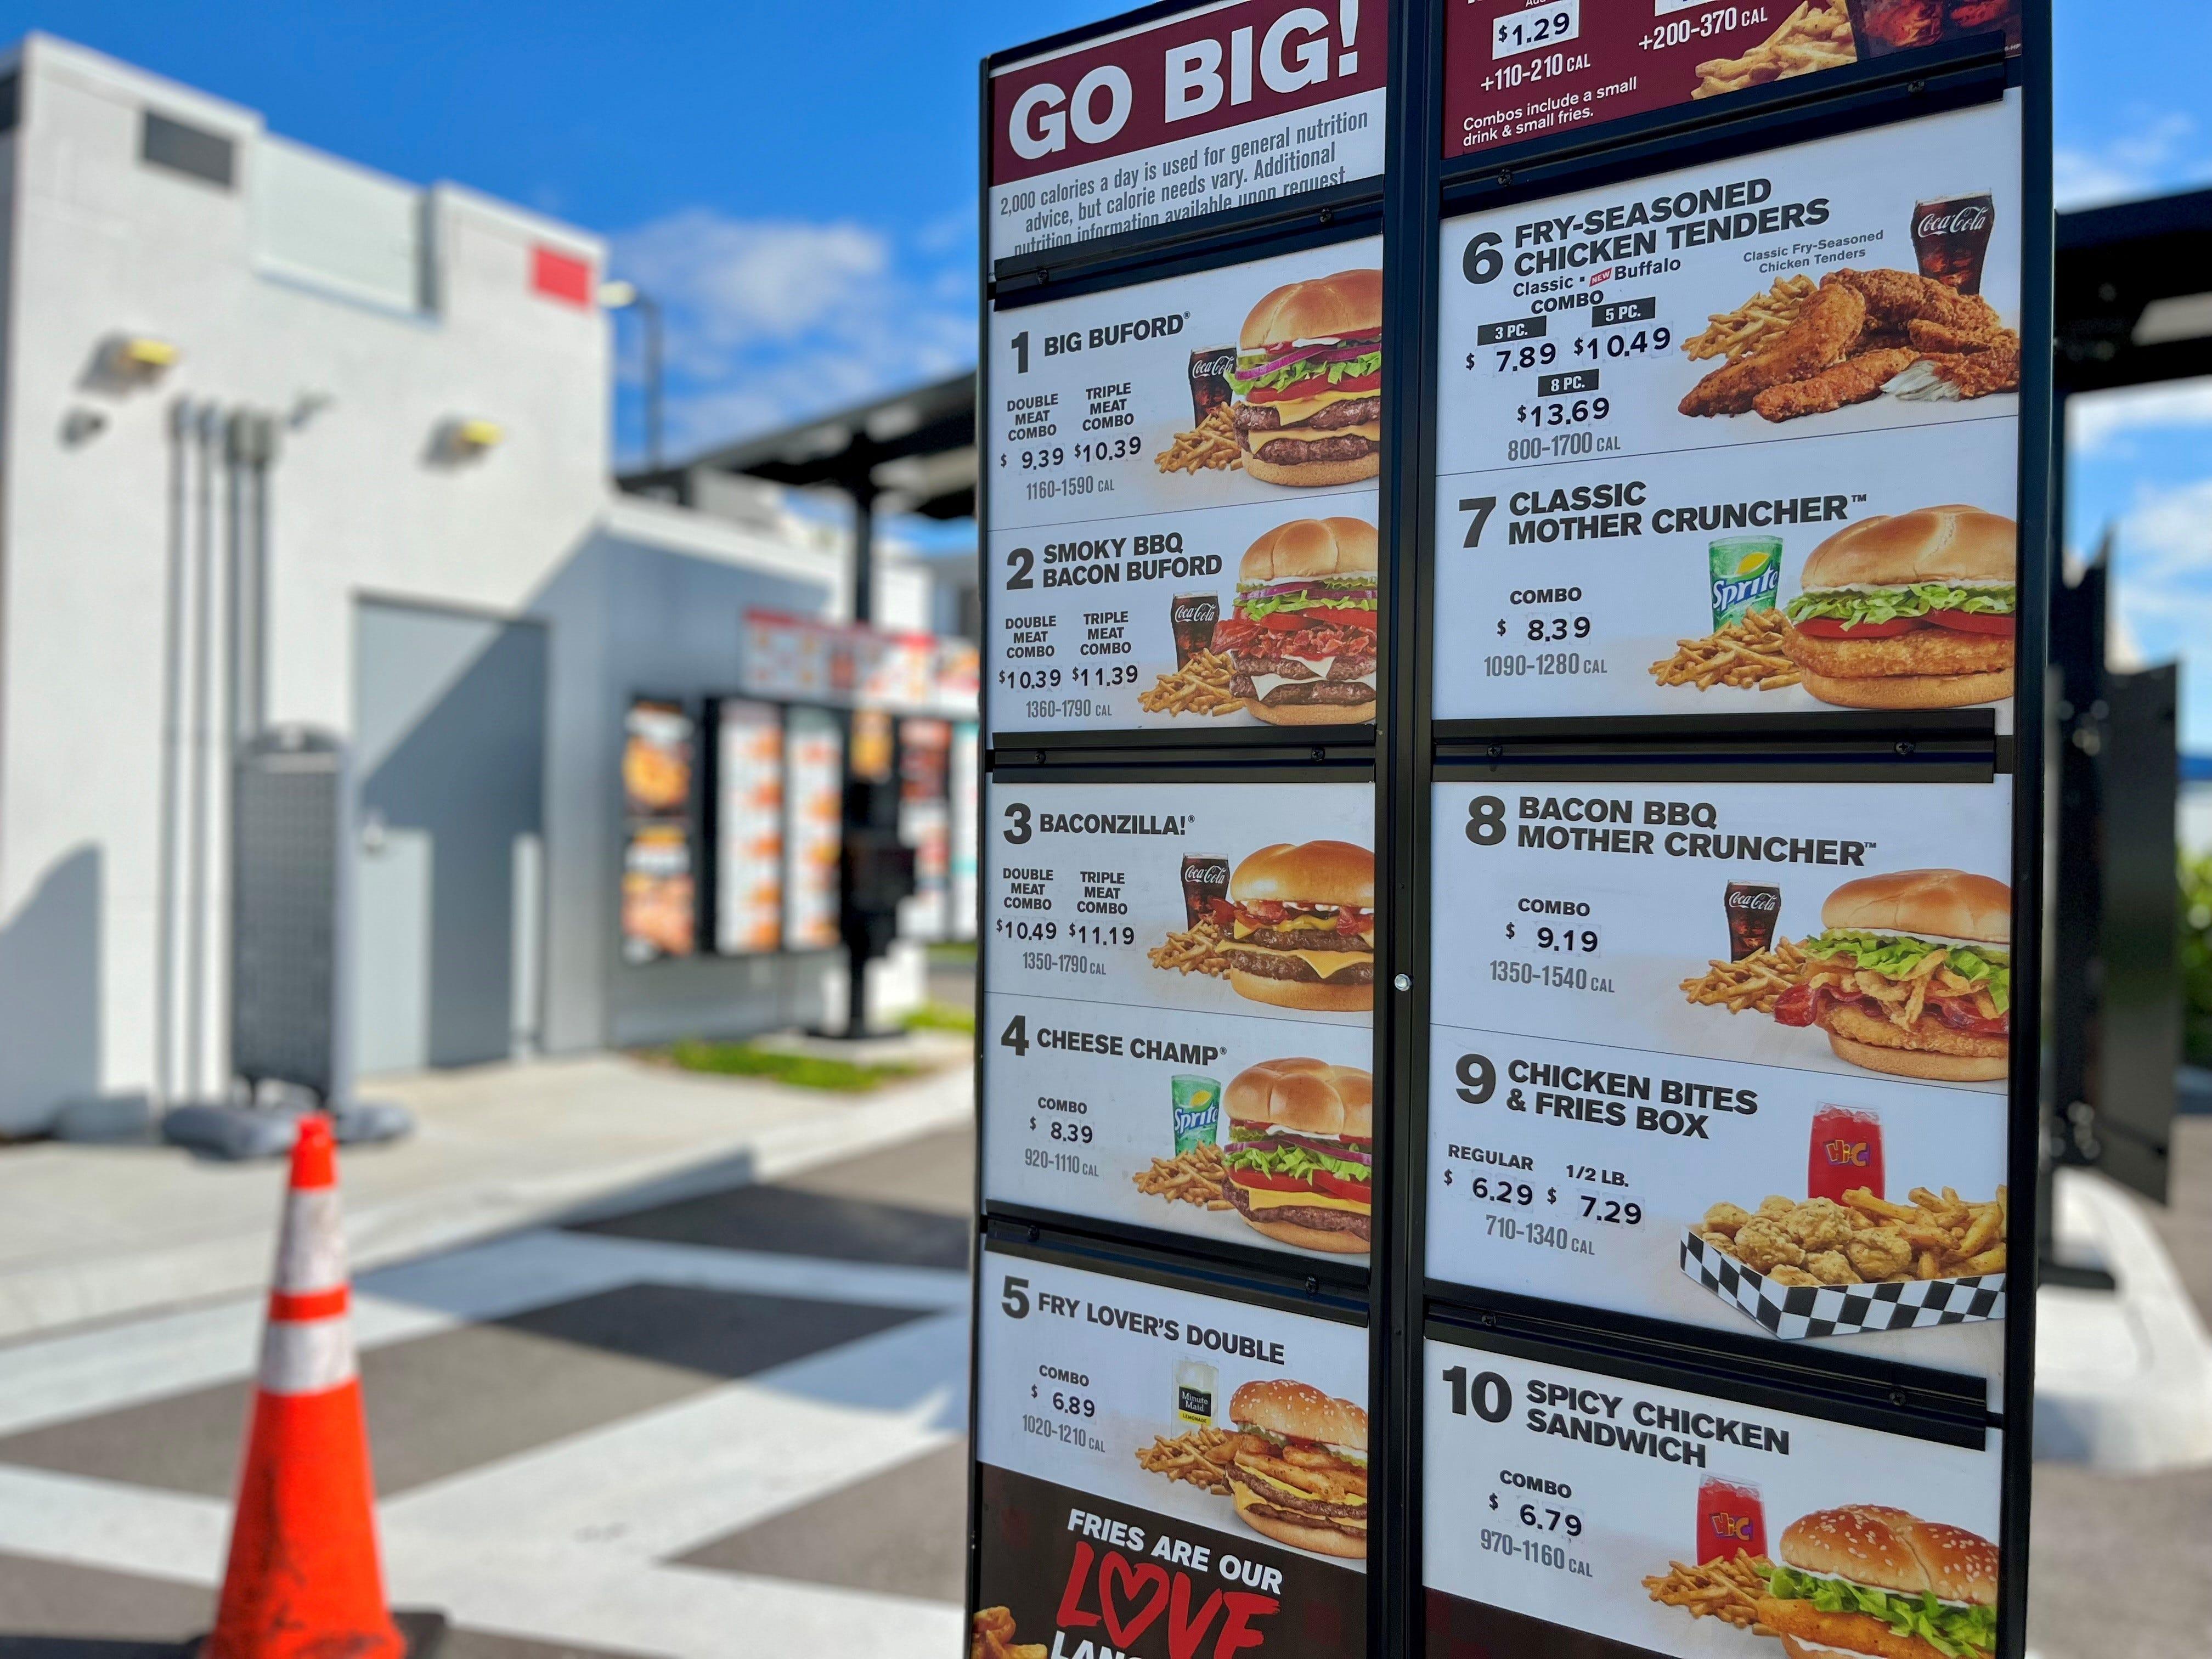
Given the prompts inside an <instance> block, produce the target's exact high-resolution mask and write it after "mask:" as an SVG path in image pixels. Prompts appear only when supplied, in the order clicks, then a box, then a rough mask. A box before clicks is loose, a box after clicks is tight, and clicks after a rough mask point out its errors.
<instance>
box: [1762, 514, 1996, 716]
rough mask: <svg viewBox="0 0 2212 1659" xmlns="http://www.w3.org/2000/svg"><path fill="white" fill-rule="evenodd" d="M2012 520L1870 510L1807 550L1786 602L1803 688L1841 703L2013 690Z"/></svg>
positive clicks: (1986, 697) (1980, 696) (1952, 704)
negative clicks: (1867, 516) (1795, 587)
mask: <svg viewBox="0 0 2212 1659" xmlns="http://www.w3.org/2000/svg"><path fill="white" fill-rule="evenodd" d="M2019 556H2020V532H2019V526H2016V525H2015V524H2014V523H2013V521H2012V520H2010V519H2008V518H2006V517H2004V516H2003V515H2002V513H1984V512H1983V511H1982V510H1981V509H1980V508H1979V507H1960V506H1955V505H1954V506H1948V507H1917V508H1916V509H1914V510H1913V511H1912V512H1910V513H1897V514H1895V515H1894V516H1891V515H1888V514H1877V515H1875V517H1873V518H1871V519H1863V520H1860V521H1859V522H1858V523H1857V524H1855V525H1853V526H1850V528H1849V529H1847V530H1841V531H1838V532H1836V534H1834V535H1832V536H1831V537H1829V538H1828V539H1827V540H1826V541H1825V542H1822V543H1821V544H1820V545H1819V546H1818V547H1816V548H1814V550H1813V551H1812V553H1811V554H1810V555H1809V556H1808V557H1807V559H1806V561H1805V568H1804V570H1803V572H1802V574H1801V575H1800V576H1799V578H1798V580H1799V582H1800V584H1801V586H1802V589H1803V591H1802V592H1800V593H1799V594H1798V596H1797V597H1796V599H1792V600H1790V604H1789V605H1788V607H1787V609H1786V610H1785V611H1784V617H1785V618H1786V619H1787V620H1786V625H1785V627H1784V629H1783V639H1782V648H1783V651H1784V653H1786V654H1787V655H1788V657H1789V658H1790V661H1792V662H1794V663H1796V665H1797V668H1798V671H1799V673H1800V675H1801V676H1802V680H1803V684H1804V686H1805V689H1806V690H1808V691H1809V692H1811V693H1812V694H1813V695H1814V696H1816V697H1818V698H1820V701H1821V702H1832V703H1836V704H1838V705H1840V706H1841V707H1843V708H1961V707H1963V706H1965V705H1966V704H1968V703H1978V702H1996V701H1997V700H1999V699H2000V698H2003V697H2008V696H2012V677H2013V612H2014V609H2015V602H2016V597H2017V594H2018V591H2019V590H2018V588H2017V586H2015V584H2016V581H2017V579H2018V572H2019Z"/></svg>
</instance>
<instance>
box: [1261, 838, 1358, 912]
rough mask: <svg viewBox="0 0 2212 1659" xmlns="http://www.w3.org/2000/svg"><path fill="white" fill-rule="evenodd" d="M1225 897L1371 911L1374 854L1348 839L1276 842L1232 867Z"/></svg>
mask: <svg viewBox="0 0 2212 1659" xmlns="http://www.w3.org/2000/svg"><path fill="white" fill-rule="evenodd" d="M1229 896H1230V898H1231V900H1233V901H1234V902H1237V903H1239V904H1249V903H1251V902H1255V901H1265V900H1273V901H1274V902H1277V903H1289V904H1338V905H1349V906H1351V907H1352V908H1353V909H1356V910H1371V909H1373V908H1375V854H1372V853H1370V852H1369V851H1368V850H1367V848H1364V847H1354V846H1353V845H1352V843H1351V842H1348V841H1307V842H1296V843H1293V842H1286V841H1284V842H1276V843H1275V844H1274V845H1273V846H1272V847H1262V848H1261V849H1260V850H1259V851H1258V852H1256V853H1254V854H1250V855H1249V856H1248V857H1247V858H1246V859H1245V860H1244V861H1243V863H1241V864H1239V865H1238V866H1237V868H1236V870H1235V871H1234V872H1231V875H1230V878H1229Z"/></svg>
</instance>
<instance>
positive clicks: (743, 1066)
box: [662, 1037, 915, 1094]
mask: <svg viewBox="0 0 2212 1659" xmlns="http://www.w3.org/2000/svg"><path fill="white" fill-rule="evenodd" d="M662 1054H663V1057H664V1058H665V1059H666V1060H667V1061H668V1062H669V1064H671V1066H678V1067H680V1068H682V1069H683V1070H684V1071H687V1072H706V1073H711V1074H712V1075H714V1076H715V1077H764V1078H767V1079H769V1080H770V1081H771V1082H775V1083H787V1084H790V1085H792V1086H793V1088H799V1089H825V1090H829V1091H834V1092H836V1093H838V1094H865V1093H866V1091H869V1090H871V1089H874V1088H878V1087H880V1086H881V1085H884V1083H887V1082H889V1081H890V1079H893V1078H902V1077H912V1076H913V1075H914V1074H915V1068H914V1067H913V1066H900V1065H872V1066H870V1065H860V1064H858V1063H856V1062H854V1061H853V1060H829V1059H825V1058H823V1056H820V1055H817V1054H787V1053H786V1052H784V1051H783V1050H781V1049H780V1048H762V1047H761V1046H760V1045H759V1044H758V1043H754V1042H706V1041H704V1040H703V1039H702V1038H698V1037H686V1038H684V1040H683V1041H682V1042H672V1043H671V1044H669V1046H668V1047H667V1048H665V1049H664V1050H663V1051H662Z"/></svg>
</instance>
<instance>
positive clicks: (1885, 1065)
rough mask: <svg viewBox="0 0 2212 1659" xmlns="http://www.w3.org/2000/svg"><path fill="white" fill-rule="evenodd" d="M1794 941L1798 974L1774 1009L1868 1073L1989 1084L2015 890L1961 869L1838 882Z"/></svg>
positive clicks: (1999, 1031)
mask: <svg viewBox="0 0 2212 1659" xmlns="http://www.w3.org/2000/svg"><path fill="white" fill-rule="evenodd" d="M1820 923H1821V926H1822V927H1824V928H1826V932H1824V933H1821V934H1820V936H1819V937H1817V938H1814V939H1807V940H1806V941H1805V942H1804V943H1803V944H1802V945H1801V946H1800V947H1799V948H1800V949H1801V950H1802V951H1804V953H1805V955H1806V957H1807V959H1808V960H1807V963H1806V969H1805V975H1804V977H1803V978H1802V980H1800V981H1799V982H1798V983H1797V984H1796V985H1794V986H1792V987H1790V989H1789V990H1787V991H1784V993H1783V994H1782V995H1781V997H1780V998H1779V999H1778V1000H1777V1001H1776V1003H1775V1005H1774V1018H1775V1019H1776V1020H1777V1021H1778V1023H1779V1024H1784V1025H1817V1026H1819V1027H1820V1029H1821V1030H1824V1031H1826V1033H1827V1034H1828V1046H1829V1047H1830V1048H1833V1049H1834V1050H1835V1051H1836V1054H1837V1056H1838V1058H1839V1059H1843V1060H1849V1061H1850V1062H1851V1064H1852V1065H1854V1066H1865V1067H1866V1068H1867V1070H1869V1071H1870V1072H1887V1073H1892V1074H1893V1075H1894V1076H1898V1077H1924V1078H1935V1079H1941V1080H1942V1081H1944V1082H1947V1083H1975V1082H1988V1081H1990V1080H1992V1079H1996V1078H2001V1077H2002V1076H2004V1075H2005V1073H2006V1072H2007V1070H2008V1064H2007V1057H2008V1054H2009V1053H2010V1051H2011V1040H2012V952H2011V950H2010V945H2011V942H2012V889H2011V888H2010V887H2008V886H2007V885H2006V884H2004V883H2003V882H2001V881H1997V880H1994V879H1992V878H1990V877H1988V876H1977V875H1972V874H1969V873H1968V872H1966V871H1964V870H1900V871H1898V872H1894V873H1893V874H1890V875H1885V876H1863V877H1861V878H1859V879H1858V880H1857V881H1847V882H1845V883H1844V884H1843V885H1842V886H1840V887H1838V888H1837V889H1836V890H1835V891H1834V892H1832V893H1831V894H1829V895H1828V902H1826V904H1824V905H1822V906H1821V907H1820Z"/></svg>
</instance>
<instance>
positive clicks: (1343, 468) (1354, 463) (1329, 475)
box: [1244, 449, 1383, 489]
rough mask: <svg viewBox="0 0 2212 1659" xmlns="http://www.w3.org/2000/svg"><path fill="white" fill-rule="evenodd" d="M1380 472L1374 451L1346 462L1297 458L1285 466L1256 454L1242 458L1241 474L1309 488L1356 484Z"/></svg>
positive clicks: (1260, 479) (1262, 480)
mask: <svg viewBox="0 0 2212 1659" xmlns="http://www.w3.org/2000/svg"><path fill="white" fill-rule="evenodd" d="M1382 471H1383V457H1382V455H1381V454H1380V453H1377V452H1376V451H1374V450H1371V449H1370V451H1368V452H1367V453H1366V454H1364V455H1358V456H1354V457H1353V458H1352V459H1351V460H1348V461H1298V462H1295V463H1293V464H1291V465H1288V466H1279V465H1276V464H1275V463H1274V462H1273V461H1263V460H1261V459H1260V458H1259V457H1258V456H1257V455H1254V454H1249V453H1248V454H1246V456H1245V457H1244V476H1245V477H1248V478H1257V479H1258V480H1259V481H1260V482H1261V483H1271V484H1296V485H1301V486H1304V487H1305V488H1308V489H1311V488H1316V487H1318V486H1323V485H1328V484H1348V483H1359V482H1360V480H1362V479H1363V478H1372V477H1376V476H1378V475H1379V474H1380V473H1381V472H1382Z"/></svg>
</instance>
